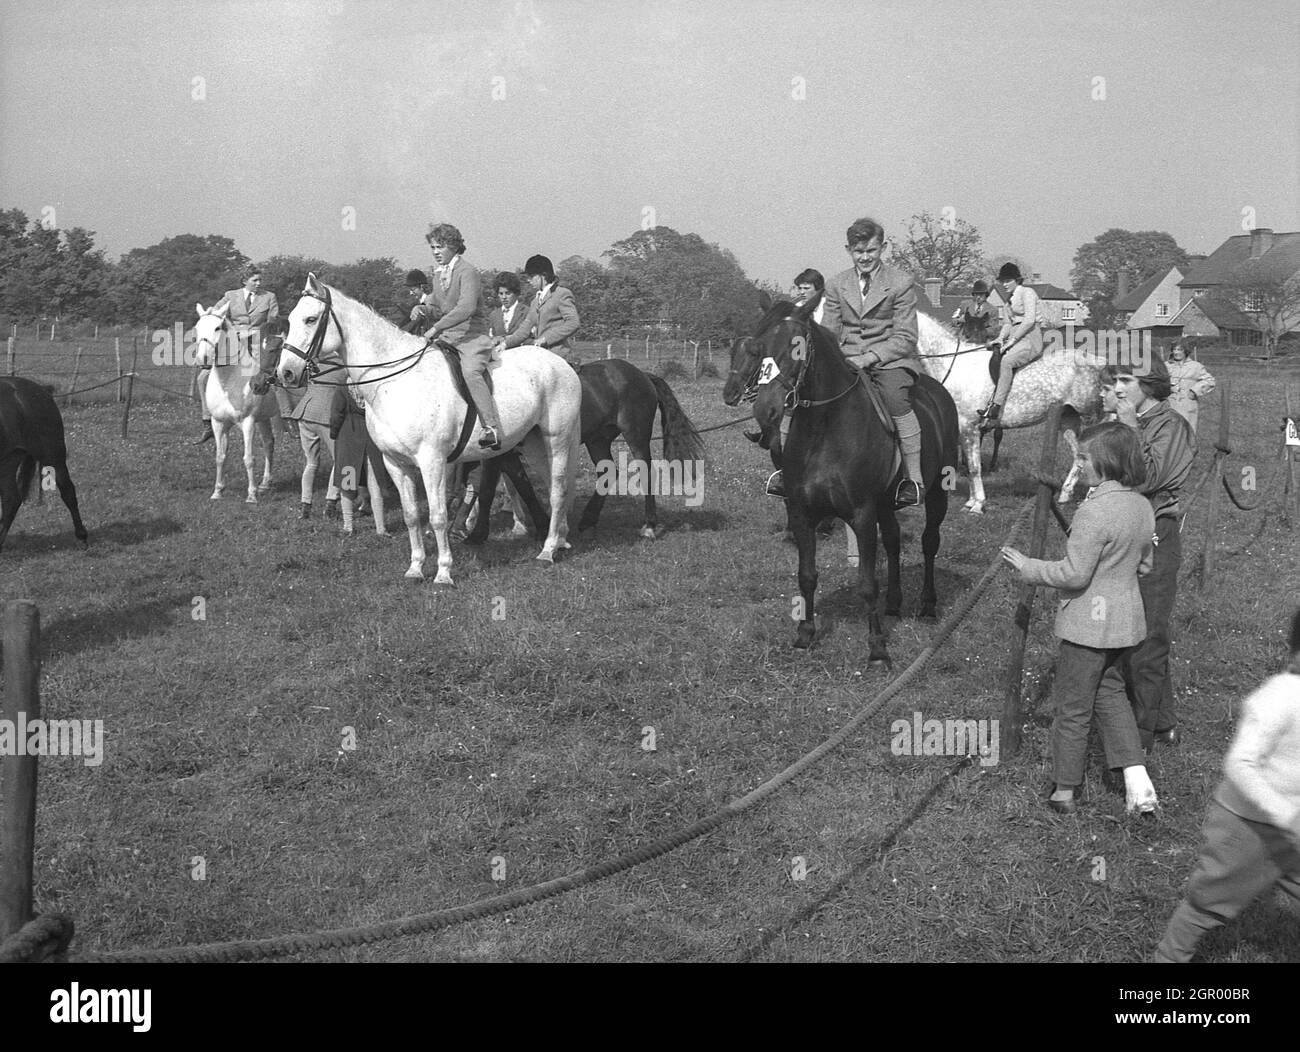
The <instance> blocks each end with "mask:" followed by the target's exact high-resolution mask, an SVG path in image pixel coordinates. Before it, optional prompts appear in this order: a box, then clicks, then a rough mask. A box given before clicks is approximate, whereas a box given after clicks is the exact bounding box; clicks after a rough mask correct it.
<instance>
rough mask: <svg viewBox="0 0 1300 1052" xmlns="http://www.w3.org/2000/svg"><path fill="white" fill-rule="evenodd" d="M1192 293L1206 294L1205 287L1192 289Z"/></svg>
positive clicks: (1195, 294)
mask: <svg viewBox="0 0 1300 1052" xmlns="http://www.w3.org/2000/svg"><path fill="white" fill-rule="evenodd" d="M1192 295H1193V296H1204V295H1205V289H1192Z"/></svg>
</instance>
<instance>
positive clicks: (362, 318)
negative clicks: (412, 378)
mask: <svg viewBox="0 0 1300 1052" xmlns="http://www.w3.org/2000/svg"><path fill="white" fill-rule="evenodd" d="M321 284H322V285H323V286H324V287H325V288H327V289H329V292H330V298H331V299H333V300H335V301H338V300H342V301H343V302H344V303H347V304H349V305H350V306H353V307H355V308H356V309H357V315H358V317H357V320H358V321H359V322H360V323H361V325H362V326H363V327H364V328H366V329H370V330H374V331H375V334H376V335H383V336H391V335H392V333H397V334H398V335H399V336H410V335H411V333H408V332H404V331H403V330H402V329H401V328H400V327H399V326H397V325H394V324H393V323H392V322H391V321H389V320H388V319H387V318H385V317H384V316H383V315H382V314H380V313H379V312H378V311H376V310H375V309H374V308H373V307H368V306H367V305H366V304H364V303H362V302H361V301H360V300H358V299H353V298H352V297H351V296H349V295H348V294H347V293H346V292H343V291H341V290H340V289H337V288H335V287H334V286H333V285H329V284H326V283H325V282H321Z"/></svg>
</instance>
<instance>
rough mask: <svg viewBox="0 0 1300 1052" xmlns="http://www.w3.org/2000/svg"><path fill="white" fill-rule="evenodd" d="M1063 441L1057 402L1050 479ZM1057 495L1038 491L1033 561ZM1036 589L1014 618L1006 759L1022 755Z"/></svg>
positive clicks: (1025, 589) (1003, 726)
mask: <svg viewBox="0 0 1300 1052" xmlns="http://www.w3.org/2000/svg"><path fill="white" fill-rule="evenodd" d="M1060 437H1061V403H1060V402H1057V403H1056V404H1055V405H1054V406H1052V409H1051V411H1050V412H1049V413H1048V414H1047V435H1046V437H1045V438H1044V440H1043V455H1042V458H1041V459H1040V460H1039V462H1038V467H1039V471H1040V473H1041V474H1042V475H1044V476H1045V477H1048V478H1055V477H1056V450H1057V446H1058V445H1059V443H1060ZM1054 500H1056V493H1055V492H1053V490H1052V489H1051V487H1049V486H1042V485H1040V486H1039V487H1038V503H1037V504H1036V505H1035V506H1034V525H1033V530H1032V532H1031V533H1030V535H1029V550H1028V552H1027V553H1026V554H1028V556H1029V557H1030V558H1031V559H1041V558H1042V557H1043V548H1044V545H1045V544H1046V541H1047V524H1048V522H1049V521H1050V517H1051V512H1052V501H1054ZM1035 591H1036V586H1035V585H1032V584H1021V585H1020V589H1019V597H1018V599H1017V601H1016V612H1015V617H1014V619H1013V621H1012V626H1011V649H1010V651H1009V653H1008V656H1007V663H1006V666H1005V672H1004V675H1003V691H1004V693H1003V703H1002V721H1001V723H1000V725H999V727H998V732H999V737H1000V739H1001V743H1000V746H999V748H1000V749H1001V750H1002V753H1001V755H1003V756H1015V755H1016V754H1017V753H1018V752H1019V751H1020V739H1021V733H1020V725H1021V723H1022V722H1023V721H1024V713H1023V706H1022V696H1021V688H1022V686H1023V682H1022V681H1023V679H1024V665H1025V641H1026V639H1027V638H1028V636H1029V623H1030V621H1031V620H1032V618H1033V613H1034V592H1035Z"/></svg>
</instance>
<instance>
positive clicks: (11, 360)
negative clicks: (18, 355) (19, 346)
mask: <svg viewBox="0 0 1300 1052" xmlns="http://www.w3.org/2000/svg"><path fill="white" fill-rule="evenodd" d="M6 360H7V364H8V366H9V375H10V376H13V375H14V338H13V337H12V336H10V337H9V353H8V356H7V359H6Z"/></svg>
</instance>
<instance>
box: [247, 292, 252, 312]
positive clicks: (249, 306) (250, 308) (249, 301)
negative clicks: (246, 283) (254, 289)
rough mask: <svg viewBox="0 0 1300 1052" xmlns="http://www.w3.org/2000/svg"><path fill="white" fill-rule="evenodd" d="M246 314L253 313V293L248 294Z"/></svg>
mask: <svg viewBox="0 0 1300 1052" xmlns="http://www.w3.org/2000/svg"><path fill="white" fill-rule="evenodd" d="M248 313H249V314H252V313H253V293H251V292H250V293H249V294H248Z"/></svg>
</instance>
